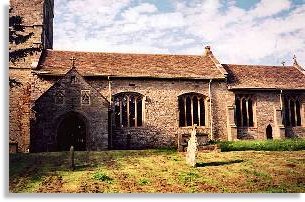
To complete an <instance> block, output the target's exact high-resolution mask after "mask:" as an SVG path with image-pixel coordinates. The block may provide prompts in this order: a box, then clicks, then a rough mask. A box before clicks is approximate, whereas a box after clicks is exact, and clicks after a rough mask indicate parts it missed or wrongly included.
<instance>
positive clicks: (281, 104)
mask: <svg viewBox="0 0 305 202" xmlns="http://www.w3.org/2000/svg"><path fill="white" fill-rule="evenodd" d="M282 94H283V90H281V92H280V109H281V110H283V100H282Z"/></svg>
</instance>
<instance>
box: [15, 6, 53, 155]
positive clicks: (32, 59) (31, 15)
mask: <svg viewBox="0 0 305 202" xmlns="http://www.w3.org/2000/svg"><path fill="white" fill-rule="evenodd" d="M46 2H47V3H46V4H45V1H44V0H11V1H10V8H12V12H11V13H10V16H20V17H22V18H23V19H22V25H24V32H21V33H20V34H22V35H28V34H29V33H33V35H32V36H31V37H30V38H29V39H28V40H26V41H25V42H24V43H20V44H15V43H10V44H9V51H14V50H20V49H26V48H41V49H43V48H51V47H52V44H51V41H52V40H53V39H52V33H53V28H52V26H53V25H52V22H53V5H54V3H53V0H47V1H46ZM45 11H48V15H45ZM47 18H48V19H49V24H48V25H44V24H43V23H44V20H45V19H47ZM44 26H47V27H48V33H47V32H46V31H45V28H44ZM44 33H45V34H44ZM45 35H48V36H49V38H48V42H47V43H48V44H47V45H46V40H45V38H44V36H45ZM40 56H41V50H37V51H34V52H31V54H29V55H27V56H26V57H22V58H20V59H19V60H17V61H14V62H10V63H9V78H10V79H12V80H14V81H16V83H18V85H17V84H15V85H13V86H11V87H10V89H9V142H10V147H11V146H12V147H14V148H12V149H11V151H13V150H14V151H15V147H16V145H17V148H18V149H17V151H18V152H27V151H28V150H29V147H30V114H31V113H30V112H31V110H30V109H31V105H32V99H31V93H32V87H33V85H32V83H33V82H34V81H35V80H36V79H35V78H34V77H33V75H32V74H31V69H32V68H36V67H37V64H38V61H39V59H40Z"/></svg>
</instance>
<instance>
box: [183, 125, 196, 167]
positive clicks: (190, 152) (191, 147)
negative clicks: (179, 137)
mask: <svg viewBox="0 0 305 202" xmlns="http://www.w3.org/2000/svg"><path fill="white" fill-rule="evenodd" d="M196 127H197V125H196V124H195V125H194V126H193V130H192V133H191V138H190V139H189V141H188V142H187V154H186V163H187V164H189V165H190V166H192V167H195V166H196V154H197V151H198V150H197V145H198V143H197V137H196Z"/></svg>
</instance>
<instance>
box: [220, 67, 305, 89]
mask: <svg viewBox="0 0 305 202" xmlns="http://www.w3.org/2000/svg"><path fill="white" fill-rule="evenodd" d="M223 67H224V68H225V69H226V70H227V72H228V87H229V89H305V74H303V73H302V72H301V71H300V70H298V69H297V68H296V67H294V66H263V65H236V64H223Z"/></svg>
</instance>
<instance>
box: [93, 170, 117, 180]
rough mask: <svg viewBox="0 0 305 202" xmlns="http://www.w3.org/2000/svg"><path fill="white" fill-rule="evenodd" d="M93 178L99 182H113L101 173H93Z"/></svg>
mask: <svg viewBox="0 0 305 202" xmlns="http://www.w3.org/2000/svg"><path fill="white" fill-rule="evenodd" d="M93 178H94V179H96V180H101V181H103V182H111V181H112V180H113V179H112V178H111V177H109V176H108V175H106V174H105V173H101V172H97V173H94V175H93Z"/></svg>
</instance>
